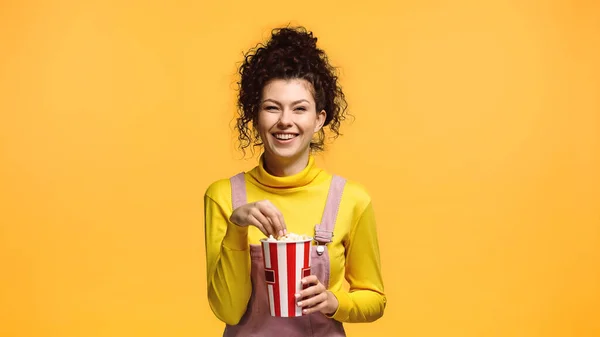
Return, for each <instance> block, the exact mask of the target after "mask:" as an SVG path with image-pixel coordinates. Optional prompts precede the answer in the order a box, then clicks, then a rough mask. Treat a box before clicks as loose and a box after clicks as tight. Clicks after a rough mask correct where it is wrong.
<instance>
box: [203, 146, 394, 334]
mask: <svg viewBox="0 0 600 337" xmlns="http://www.w3.org/2000/svg"><path fill="white" fill-rule="evenodd" d="M245 178H246V191H247V197H248V200H247V201H248V202H254V201H259V200H264V199H267V200H269V201H271V203H273V205H275V207H277V208H278V209H279V210H280V211H281V213H282V214H283V218H284V221H285V223H286V225H287V231H288V232H293V233H297V234H307V235H310V236H313V235H314V226H315V224H317V223H319V222H320V221H321V216H322V215H323V210H324V208H325V200H326V199H327V192H328V191H329V185H330V182H331V178H332V176H331V174H329V173H327V172H325V171H324V170H321V169H319V168H317V167H316V166H315V164H314V158H313V157H312V156H311V157H310V159H309V162H308V165H307V167H306V168H305V169H304V170H302V171H301V172H300V173H298V174H295V175H292V176H287V177H276V176H273V175H271V174H269V173H267V171H265V169H264V168H263V165H262V161H261V164H260V165H258V166H257V167H255V168H254V169H252V171H250V172H247V173H246V174H245ZM232 212H233V209H232V204H231V184H230V182H229V179H222V180H219V181H216V182H214V183H213V184H211V185H210V186H209V187H208V189H207V191H206V194H205V196H204V216H205V235H206V242H205V243H206V268H207V278H208V279H207V284H208V301H209V303H210V307H211V309H212V310H213V312H214V313H215V315H216V316H217V317H218V318H219V319H220V320H222V321H223V322H225V323H227V324H230V325H235V324H237V323H238V322H239V321H240V319H241V318H242V316H243V315H244V313H245V312H246V307H247V304H248V301H249V300H250V295H251V292H252V283H251V280H250V252H249V245H250V244H260V241H259V240H260V239H261V238H264V234H262V233H261V232H260V231H259V230H258V229H257V228H256V227H254V226H249V227H240V226H237V225H235V224H233V223H232V222H230V221H229V217H230V216H231V213H232ZM328 251H329V259H330V268H331V271H330V280H329V290H330V291H331V292H333V294H334V295H335V296H336V298H337V299H338V302H339V307H338V310H337V311H336V312H335V313H334V314H333V316H332V318H333V319H335V320H338V321H340V322H369V321H374V320H376V319H378V318H379V317H381V316H382V315H383V311H384V308H385V304H386V298H385V295H384V292H383V280H382V277H381V264H380V260H379V244H378V240H377V232H376V228H375V216H374V213H373V207H372V205H371V198H370V197H369V195H368V194H367V192H366V191H365V190H364V189H363V188H362V187H361V186H359V185H357V184H355V183H353V182H347V183H346V186H345V188H344V193H343V196H342V200H341V204H340V208H339V212H338V217H337V221H336V224H335V229H334V240H333V242H332V243H330V244H328ZM344 275H345V278H346V281H347V282H348V284H349V285H350V289H349V291H347V290H345V289H344V287H343V281H344Z"/></svg>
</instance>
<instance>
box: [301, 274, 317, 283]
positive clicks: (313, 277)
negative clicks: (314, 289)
mask: <svg viewBox="0 0 600 337" xmlns="http://www.w3.org/2000/svg"><path fill="white" fill-rule="evenodd" d="M300 282H302V285H309V284H317V283H319V278H317V276H316V275H308V276H307V277H305V278H303V279H301V280H300Z"/></svg>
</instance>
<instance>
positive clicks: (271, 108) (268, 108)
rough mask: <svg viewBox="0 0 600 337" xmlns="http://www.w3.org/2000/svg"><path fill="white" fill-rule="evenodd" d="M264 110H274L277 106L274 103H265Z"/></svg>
mask: <svg viewBox="0 0 600 337" xmlns="http://www.w3.org/2000/svg"><path fill="white" fill-rule="evenodd" d="M265 110H267V111H274V110H277V107H276V106H274V105H267V106H266V107H265Z"/></svg>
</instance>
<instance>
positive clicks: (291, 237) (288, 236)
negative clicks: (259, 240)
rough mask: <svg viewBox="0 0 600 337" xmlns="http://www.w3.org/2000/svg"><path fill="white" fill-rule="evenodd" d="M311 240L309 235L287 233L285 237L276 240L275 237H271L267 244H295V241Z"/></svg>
mask: <svg viewBox="0 0 600 337" xmlns="http://www.w3.org/2000/svg"><path fill="white" fill-rule="evenodd" d="M304 240H310V236H308V235H300V234H296V233H287V234H286V235H284V236H281V237H279V238H278V239H276V238H274V237H273V235H269V237H268V238H267V242H278V241H279V242H293V241H304Z"/></svg>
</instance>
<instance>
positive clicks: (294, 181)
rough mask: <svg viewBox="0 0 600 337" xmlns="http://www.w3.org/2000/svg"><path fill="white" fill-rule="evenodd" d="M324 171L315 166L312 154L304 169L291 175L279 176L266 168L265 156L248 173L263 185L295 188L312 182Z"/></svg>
mask: <svg viewBox="0 0 600 337" xmlns="http://www.w3.org/2000/svg"><path fill="white" fill-rule="evenodd" d="M322 171H323V170H321V169H320V168H317V167H316V166H315V159H314V157H313V156H312V155H311V156H309V157H308V164H307V165H306V167H305V168H304V169H303V170H302V171H300V172H298V173H296V174H294V175H291V176H286V177H277V176H274V175H272V174H270V173H269V172H267V170H265V166H264V156H261V157H260V163H259V165H258V166H256V167H255V168H254V169H252V170H251V171H250V172H248V173H249V174H250V176H251V177H253V178H254V179H255V180H256V181H257V182H258V183H259V184H261V185H264V186H267V187H273V188H293V187H302V186H305V185H308V184H310V183H311V182H312V181H313V180H315V178H316V177H317V176H318V175H319V173H321V172H322Z"/></svg>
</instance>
